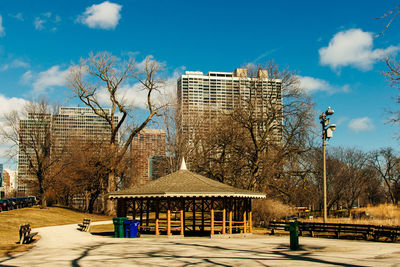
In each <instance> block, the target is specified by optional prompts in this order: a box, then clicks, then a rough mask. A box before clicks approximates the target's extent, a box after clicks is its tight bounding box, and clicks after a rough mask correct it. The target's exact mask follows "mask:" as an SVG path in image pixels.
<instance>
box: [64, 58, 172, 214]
mask: <svg viewBox="0 0 400 267" xmlns="http://www.w3.org/2000/svg"><path fill="white" fill-rule="evenodd" d="M142 65H143V66H141V69H138V68H137V66H136V65H135V62H134V61H133V59H128V60H127V61H121V60H120V59H118V58H116V57H114V56H112V55H111V54H110V53H106V52H104V53H98V54H95V55H94V54H90V56H89V58H88V59H82V60H81V64H80V65H79V66H73V67H72V68H71V71H70V73H69V76H68V78H67V82H68V85H69V87H70V88H71V89H72V91H73V92H74V94H75V95H76V96H77V97H78V98H79V99H80V100H81V101H82V102H83V103H84V104H85V105H86V106H88V107H90V108H91V109H92V110H93V111H94V113H95V114H96V115H98V116H100V117H102V118H104V120H106V121H107V122H108V124H109V126H110V138H109V143H110V154H111V155H113V158H112V160H111V162H112V163H111V164H110V168H109V170H108V180H107V190H106V192H110V191H113V190H115V188H116V180H115V175H116V170H117V168H118V165H119V163H120V162H121V161H122V159H123V158H124V156H125V154H126V152H127V150H128V148H129V146H130V144H131V142H132V140H133V137H134V136H135V135H136V134H137V133H139V132H140V131H141V130H142V129H143V128H144V127H145V126H146V125H147V124H148V123H149V122H151V120H152V118H153V117H154V116H156V115H158V111H159V109H160V108H161V106H159V105H156V104H155V101H154V99H153V97H154V94H155V93H156V92H157V91H159V90H160V89H162V87H163V84H164V82H163V80H162V79H160V77H159V75H158V72H159V71H160V70H161V69H162V65H161V64H160V63H158V62H156V61H155V60H152V59H151V58H150V57H147V58H146V59H145V60H144V62H143V64H142ZM130 80H133V81H135V82H136V83H138V85H139V87H140V89H141V90H144V91H145V92H146V100H145V101H146V110H147V114H146V116H145V118H144V119H143V120H142V121H141V122H140V123H139V124H137V125H134V124H133V123H131V122H132V121H133V118H134V117H135V114H134V113H133V107H132V106H131V105H130V104H129V103H128V102H127V101H126V99H125V98H124V95H123V92H121V87H122V86H124V85H127V84H128V82H129V81H130ZM102 90H103V91H102ZM101 93H105V95H106V99H107V100H108V102H107V103H103V102H102V101H101V98H100V94H101ZM107 108H110V112H109V111H108V110H107ZM117 115H120V118H119V120H118V119H116V116H117ZM124 125H125V126H126V127H128V128H129V132H128V134H127V136H126V139H125V140H124V141H123V142H118V141H119V140H118V134H120V131H121V129H122V127H123V126H124ZM121 141H122V140H121ZM112 211H113V206H112V203H111V201H107V207H106V213H111V212H112Z"/></svg>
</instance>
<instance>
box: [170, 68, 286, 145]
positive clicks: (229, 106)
mask: <svg viewBox="0 0 400 267" xmlns="http://www.w3.org/2000/svg"><path fill="white" fill-rule="evenodd" d="M281 84H282V81H281V80H280V79H271V78H269V77H268V71H267V70H262V69H259V70H258V71H257V74H256V76H255V77H251V76H250V75H248V73H247V69H239V68H238V69H236V70H235V71H234V72H208V73H207V74H206V75H203V73H202V72H200V71H186V72H185V74H184V75H182V76H181V77H180V78H179V79H178V82H177V95H178V105H179V111H180V116H181V118H180V122H179V123H180V129H181V131H182V133H183V135H184V137H185V138H186V139H187V140H188V142H189V143H191V141H192V135H193V133H194V132H195V131H198V130H199V129H203V130H204V129H205V130H206V129H207V127H208V126H207V122H211V121H212V120H214V119H216V118H218V117H220V116H221V115H223V114H229V113H231V112H232V111H233V110H235V109H236V108H249V107H251V108H252V109H254V111H255V112H254V114H255V116H259V117H262V116H263V117H265V116H266V115H270V114H269V113H271V112H274V118H275V119H274V123H275V124H276V126H277V127H275V129H276V130H275V132H274V133H273V135H272V138H273V139H274V140H276V141H280V140H281V138H282V93H281ZM249 104H251V105H249ZM270 117H271V116H270Z"/></svg>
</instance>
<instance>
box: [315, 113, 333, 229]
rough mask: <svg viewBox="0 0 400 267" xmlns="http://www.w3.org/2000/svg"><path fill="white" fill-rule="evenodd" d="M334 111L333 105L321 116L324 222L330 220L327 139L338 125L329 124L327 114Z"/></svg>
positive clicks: (329, 114)
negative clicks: (327, 187) (327, 190)
mask: <svg viewBox="0 0 400 267" xmlns="http://www.w3.org/2000/svg"><path fill="white" fill-rule="evenodd" d="M333 113H334V111H333V110H332V109H331V107H328V109H327V110H326V111H325V112H322V114H321V115H320V116H319V119H320V123H321V125H322V161H323V178H324V179H323V180H324V181H323V187H324V201H323V202H324V223H326V222H327V220H328V211H327V193H326V153H325V150H326V140H328V139H329V138H331V137H332V136H333V134H332V133H333V131H334V130H336V125H335V124H331V125H329V118H327V116H331V115H333Z"/></svg>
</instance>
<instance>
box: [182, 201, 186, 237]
mask: <svg viewBox="0 0 400 267" xmlns="http://www.w3.org/2000/svg"><path fill="white" fill-rule="evenodd" d="M181 205H182V210H183V234H185V225H186V210H185V208H186V207H185V199H182V203H181Z"/></svg>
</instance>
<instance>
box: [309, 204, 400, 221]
mask: <svg viewBox="0 0 400 267" xmlns="http://www.w3.org/2000/svg"><path fill="white" fill-rule="evenodd" d="M351 213H352V214H353V215H361V216H362V217H363V218H357V217H360V216H351V217H343V218H328V222H330V223H353V224H373V225H386V226H399V225H400V206H396V205H393V204H380V205H378V206H368V207H364V208H358V209H353V210H352V211H351ZM353 217H355V218H353ZM304 220H307V219H301V221H304ZM307 221H308V220H307ZM309 221H312V222H322V218H315V217H314V218H313V219H311V220H309Z"/></svg>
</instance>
